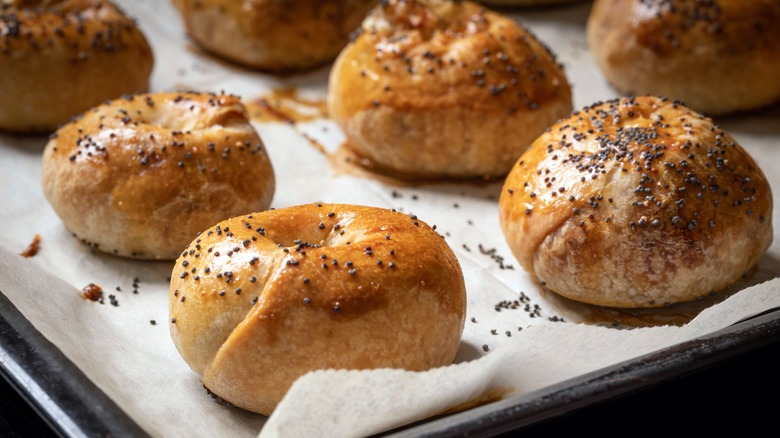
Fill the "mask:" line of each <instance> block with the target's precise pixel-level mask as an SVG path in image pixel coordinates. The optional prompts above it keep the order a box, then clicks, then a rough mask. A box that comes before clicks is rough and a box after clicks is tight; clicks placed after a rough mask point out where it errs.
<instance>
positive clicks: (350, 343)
mask: <svg viewBox="0 0 780 438" xmlns="http://www.w3.org/2000/svg"><path fill="white" fill-rule="evenodd" d="M171 278H172V281H171V289H170V316H171V320H170V329H171V336H172V338H173V341H174V344H175V345H176V348H177V349H178V350H179V353H181V355H182V357H183V358H184V360H185V361H186V362H187V364H189V366H190V367H191V368H192V369H193V370H194V371H195V372H196V373H198V374H200V375H201V376H202V381H203V384H204V385H205V386H206V387H207V388H208V389H209V390H210V391H212V392H213V393H215V394H217V395H218V396H219V397H221V398H222V399H224V400H226V401H228V402H230V403H232V404H234V405H236V406H239V407H241V408H244V409H248V410H251V411H254V412H259V413H261V414H264V415H269V414H270V413H271V412H272V411H273V410H274V408H275V407H276V405H277V404H278V403H279V401H281V399H282V397H283V396H284V394H285V393H286V392H287V390H288V388H289V387H290V385H291V384H292V383H293V381H295V379H297V378H298V377H299V376H301V375H303V374H305V373H307V372H308V371H311V370H316V369H326V368H336V369H342V368H343V369H368V368H403V369H407V370H426V369H429V368H433V367H438V366H443V365H447V364H449V363H451V362H452V360H453V359H454V358H455V353H456V352H457V350H458V347H459V345H460V338H461V334H462V331H463V325H464V320H465V313H466V290H465V285H464V280H463V274H462V273H461V269H460V265H459V263H458V261H457V259H456V258H455V255H454V254H453V252H452V251H451V249H450V248H449V247H448V246H447V244H446V243H445V241H444V239H443V238H442V236H440V235H439V234H437V233H436V232H435V231H434V230H433V229H432V228H431V227H429V226H428V225H427V224H425V223H424V222H422V221H421V220H419V219H418V218H416V217H414V216H409V215H406V214H402V213H399V212H395V211H390V210H385V209H380V208H374V207H363V206H354V205H333V204H310V205H301V206H294V207H288V208H283V209H278V210H269V211H266V212H263V213H257V214H251V215H246V216H240V217H235V218H232V219H230V220H227V221H224V222H221V223H219V224H217V225H216V226H214V227H212V228H210V229H208V230H207V231H205V232H204V233H202V234H201V235H200V237H198V238H197V239H195V240H194V241H193V242H192V243H191V244H190V245H189V246H188V247H187V249H186V250H185V251H184V252H183V253H182V255H181V257H179V259H178V260H177V261H176V267H175V268H174V269H173V274H172V277H171Z"/></svg>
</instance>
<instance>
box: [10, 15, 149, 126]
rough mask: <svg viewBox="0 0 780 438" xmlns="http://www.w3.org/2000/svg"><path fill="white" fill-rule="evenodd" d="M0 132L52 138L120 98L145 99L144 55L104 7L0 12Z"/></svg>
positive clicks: (137, 36)
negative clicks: (74, 119)
mask: <svg viewBox="0 0 780 438" xmlns="http://www.w3.org/2000/svg"><path fill="white" fill-rule="evenodd" d="M0 35H1V36H0V71H2V75H0V101H2V102H4V104H3V105H1V106H0V130H3V131H11V132H45V133H50V132H52V131H54V130H55V129H56V128H57V127H58V126H59V125H60V124H63V123H65V122H67V121H68V119H69V118H71V117H73V116H75V115H77V114H80V113H81V112H83V111H86V110H87V109H89V108H91V107H92V106H94V105H98V104H99V103H101V102H103V101H105V100H107V99H114V98H117V97H119V96H121V95H123V94H129V93H136V92H142V91H146V89H147V88H148V86H149V76H150V74H151V71H152V67H153V64H154V58H153V54H152V50H151V48H150V47H149V44H148V43H147V41H146V39H145V37H144V35H143V34H142V33H141V31H140V30H139V29H138V27H137V26H136V23H135V22H134V21H133V20H131V19H130V18H128V17H127V16H126V15H125V14H124V13H123V12H122V11H120V10H119V9H118V8H117V7H116V6H114V5H113V4H112V3H110V2H108V1H105V0H61V1H54V2H48V4H47V5H46V6H45V7H34V6H25V5H20V6H16V5H4V6H2V7H0Z"/></svg>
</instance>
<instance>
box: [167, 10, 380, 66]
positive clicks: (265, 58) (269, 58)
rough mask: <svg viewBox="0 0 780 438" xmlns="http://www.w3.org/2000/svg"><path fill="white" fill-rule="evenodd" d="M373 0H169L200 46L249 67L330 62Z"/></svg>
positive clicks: (309, 64) (316, 64)
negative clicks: (171, 0)
mask: <svg viewBox="0 0 780 438" xmlns="http://www.w3.org/2000/svg"><path fill="white" fill-rule="evenodd" d="M377 2H378V0H244V1H239V0H173V3H174V4H175V6H176V7H177V8H178V11H179V13H180V14H181V17H182V19H183V21H184V26H185V28H186V30H187V33H188V34H189V36H190V37H191V38H192V39H193V40H194V41H195V42H196V43H197V44H198V45H199V46H200V47H202V48H203V49H205V50H207V51H209V52H211V53H213V54H215V55H217V56H220V57H222V58H225V59H228V60H230V61H232V62H235V63H238V64H241V65H243V66H246V67H249V68H256V69H261V70H269V71H276V72H282V71H295V70H307V69H311V68H314V67H318V66H320V65H322V64H325V63H327V62H330V61H332V60H333V58H335V57H336V55H338V53H339V51H340V50H341V49H342V48H343V47H344V45H346V44H347V41H348V40H349V35H350V33H351V32H352V31H354V30H355V29H356V28H357V27H358V26H359V25H360V22H361V21H362V20H363V18H364V17H365V15H366V13H367V12H368V10H369V9H370V8H371V7H373V6H374V5H376V4H377Z"/></svg>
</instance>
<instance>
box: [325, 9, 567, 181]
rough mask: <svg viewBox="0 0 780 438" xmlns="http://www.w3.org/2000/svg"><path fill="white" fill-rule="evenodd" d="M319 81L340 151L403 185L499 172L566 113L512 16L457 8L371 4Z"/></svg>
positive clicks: (554, 68)
mask: <svg viewBox="0 0 780 438" xmlns="http://www.w3.org/2000/svg"><path fill="white" fill-rule="evenodd" d="M329 81H330V82H329V94H328V106H329V111H330V115H331V116H332V117H333V119H334V120H335V121H336V122H338V124H339V126H340V127H341V128H342V130H343V131H344V134H345V136H346V138H347V143H346V145H345V146H346V147H347V148H348V149H349V150H350V151H351V152H353V153H354V154H356V155H358V157H360V159H361V160H365V161H367V162H369V163H370V166H371V167H373V168H374V169H376V170H378V171H380V172H384V173H389V174H393V175H394V176H397V177H401V178H407V179H446V178H455V179H463V178H486V179H490V178H495V177H503V176H505V175H506V173H507V172H508V171H509V169H510V168H511V167H512V164H513V163H514V162H515V160H517V157H518V156H520V154H521V153H522V152H523V151H524V150H525V149H526V148H527V147H528V145H529V144H531V142H532V141H533V140H534V139H535V138H536V137H537V136H538V135H539V134H541V133H542V132H543V131H544V130H545V129H546V128H547V127H548V126H549V125H551V124H552V123H554V122H555V121H556V120H558V119H559V118H561V117H565V116H566V115H568V114H569V113H570V112H571V109H572V107H571V105H572V103H571V89H570V86H569V83H568V81H567V78H566V76H565V74H564V72H563V70H562V68H561V66H560V65H559V64H557V63H556V61H555V58H554V57H553V54H552V53H551V52H550V51H549V50H548V49H547V48H545V46H544V45H543V44H542V43H540V42H539V41H538V40H537V39H536V38H535V37H534V36H533V35H532V34H530V33H529V32H528V31H527V30H525V29H524V28H523V27H522V26H520V25H519V24H518V23H516V22H515V21H513V20H512V19H510V18H508V17H506V16H503V15H500V14H498V13H495V12H492V11H490V10H488V9H486V8H484V7H482V6H480V5H478V4H476V3H472V2H467V1H463V2H451V1H442V0H407V1H403V0H388V1H384V2H382V4H381V5H380V6H378V7H377V8H376V9H374V11H373V12H372V13H371V14H369V16H368V17H367V18H366V20H365V21H364V22H363V26H362V33H361V34H360V36H358V37H357V38H356V39H355V40H354V41H353V42H351V43H350V44H349V45H348V46H347V47H346V48H345V49H344V50H343V51H342V52H341V54H340V55H339V57H338V58H337V60H336V62H335V64H334V66H333V69H332V70H331V74H330V79H329Z"/></svg>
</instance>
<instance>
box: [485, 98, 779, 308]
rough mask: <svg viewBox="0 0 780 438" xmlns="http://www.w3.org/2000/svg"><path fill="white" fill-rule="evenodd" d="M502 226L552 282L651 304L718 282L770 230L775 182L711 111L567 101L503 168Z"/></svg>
mask: <svg viewBox="0 0 780 438" xmlns="http://www.w3.org/2000/svg"><path fill="white" fill-rule="evenodd" d="M499 206H500V221H501V227H502V230H503V232H504V235H505V237H506V240H507V243H508V244H509V247H510V248H511V249H512V252H513V253H514V255H515V257H516V258H517V260H518V261H519V262H520V264H521V265H522V266H523V268H524V269H525V270H526V271H528V272H529V273H530V274H531V275H532V276H534V277H535V278H536V279H538V280H539V281H540V282H541V283H542V284H544V285H546V287H547V288H549V289H550V290H552V291H554V292H557V293H558V294H560V295H563V296H565V297H568V298H571V299H573V300H577V301H581V302H585V303H590V304H597V305H602V306H611V307H634V308H639V307H660V306H664V305H667V304H672V303H677V302H684V301H691V300H695V299H697V298H700V297H703V296H705V295H708V294H710V293H711V292H716V291H720V290H722V289H724V288H726V287H727V286H729V285H731V284H732V283H734V282H735V281H736V280H737V279H739V277H740V276H741V275H743V274H744V273H746V272H747V271H748V270H749V269H750V268H751V267H752V266H754V265H755V264H756V263H757V261H758V259H759V258H760V257H761V255H762V254H763V253H764V251H766V249H767V247H768V246H769V245H770V243H771V242H772V194H771V190H770V187H769V184H768V183H767V180H766V178H765V177H764V174H763V173H762V172H761V169H760V168H759V167H758V165H757V164H756V163H755V161H753V159H752V158H751V157H750V155H748V153H747V152H746V151H745V150H744V149H743V148H742V147H741V146H740V145H739V144H738V143H737V142H736V141H735V140H734V139H733V138H732V137H731V136H730V135H729V134H728V133H726V132H724V131H723V130H721V129H720V128H718V127H717V126H715V125H714V124H713V122H712V120H711V119H709V118H706V117H704V116H702V115H701V114H699V113H696V112H694V111H692V110H690V109H688V108H687V107H685V106H683V105H682V104H680V103H675V102H672V101H669V100H665V99H661V98H656V97H649V96H642V97H636V98H622V99H620V100H613V101H609V102H605V103H597V104H595V105H593V106H591V107H587V108H584V109H583V110H581V111H578V112H575V113H573V114H572V115H571V117H569V118H567V119H564V120H561V121H560V122H558V123H556V124H555V125H554V126H552V128H551V129H550V130H549V131H548V132H545V133H544V134H542V135H541V136H540V137H539V138H538V139H537V140H536V141H535V142H534V143H533V145H531V148H530V149H529V150H528V151H527V152H526V153H525V154H523V155H522V156H521V157H520V159H519V160H518V162H517V164H516V165H515V167H514V168H513V169H512V171H511V172H510V173H509V175H508V176H507V179H506V182H505V183H504V188H503V191H502V193H501V197H500V200H499Z"/></svg>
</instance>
